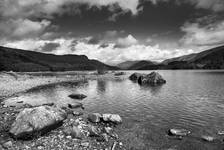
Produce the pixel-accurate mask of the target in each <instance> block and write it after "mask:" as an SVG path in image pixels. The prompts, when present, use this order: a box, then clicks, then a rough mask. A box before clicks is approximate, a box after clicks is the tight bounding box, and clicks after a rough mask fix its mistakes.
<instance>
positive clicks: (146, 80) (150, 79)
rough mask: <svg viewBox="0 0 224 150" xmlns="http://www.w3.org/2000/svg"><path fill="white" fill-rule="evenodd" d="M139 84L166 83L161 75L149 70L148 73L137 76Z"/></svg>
mask: <svg viewBox="0 0 224 150" xmlns="http://www.w3.org/2000/svg"><path fill="white" fill-rule="evenodd" d="M138 83H139V84H149V85H160V84H164V83H166V80H164V79H163V77H162V76H161V75H160V74H159V73H157V72H151V73H150V74H148V75H142V76H140V77H139V78H138Z"/></svg>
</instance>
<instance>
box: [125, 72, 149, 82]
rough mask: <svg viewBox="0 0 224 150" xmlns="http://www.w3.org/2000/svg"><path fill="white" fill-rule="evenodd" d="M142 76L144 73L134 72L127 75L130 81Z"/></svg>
mask: <svg viewBox="0 0 224 150" xmlns="http://www.w3.org/2000/svg"><path fill="white" fill-rule="evenodd" d="M142 76H145V74H141V73H137V72H135V73H133V74H132V75H131V76H130V77H129V79H130V80H132V81H138V79H139V78H140V77H142Z"/></svg>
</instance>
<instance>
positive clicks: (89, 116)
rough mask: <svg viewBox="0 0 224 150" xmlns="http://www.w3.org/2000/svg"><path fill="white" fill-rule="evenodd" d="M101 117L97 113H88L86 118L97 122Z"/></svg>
mask: <svg viewBox="0 0 224 150" xmlns="http://www.w3.org/2000/svg"><path fill="white" fill-rule="evenodd" d="M101 118H102V115H101V114H99V113H92V114H89V115H88V120H89V121H91V122H93V123H98V122H100V119H101Z"/></svg>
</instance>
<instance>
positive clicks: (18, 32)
mask: <svg viewBox="0 0 224 150" xmlns="http://www.w3.org/2000/svg"><path fill="white" fill-rule="evenodd" d="M50 24H51V22H50V21H48V20H42V21H40V22H38V21H31V20H29V19H17V20H13V19H10V20H7V21H5V22H1V23H0V32H1V34H0V35H2V37H3V36H4V37H7V36H8V37H11V38H16V39H17V38H29V37H35V36H38V35H39V34H40V33H42V32H43V31H44V30H45V29H46V28H47V27H48V26H49V25H50Z"/></svg>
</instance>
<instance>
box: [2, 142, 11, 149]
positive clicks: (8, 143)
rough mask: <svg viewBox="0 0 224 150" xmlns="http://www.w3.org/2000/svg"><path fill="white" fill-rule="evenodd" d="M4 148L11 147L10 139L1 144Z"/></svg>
mask: <svg viewBox="0 0 224 150" xmlns="http://www.w3.org/2000/svg"><path fill="white" fill-rule="evenodd" d="M2 146H3V147H4V148H7V149H9V148H11V147H12V142H11V141H8V142H5V143H4V144H3V145H2Z"/></svg>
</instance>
